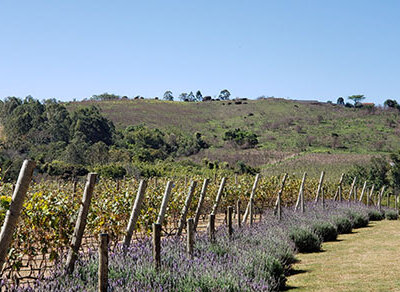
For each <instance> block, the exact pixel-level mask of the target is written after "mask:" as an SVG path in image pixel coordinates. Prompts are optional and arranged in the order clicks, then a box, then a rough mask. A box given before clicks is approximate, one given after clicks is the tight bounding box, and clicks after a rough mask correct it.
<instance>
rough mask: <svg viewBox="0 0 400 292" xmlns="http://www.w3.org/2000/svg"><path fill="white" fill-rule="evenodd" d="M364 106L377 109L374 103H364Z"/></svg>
mask: <svg viewBox="0 0 400 292" xmlns="http://www.w3.org/2000/svg"><path fill="white" fill-rule="evenodd" d="M362 106H365V107H375V103H373V102H363V103H362Z"/></svg>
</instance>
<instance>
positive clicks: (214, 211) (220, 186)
mask: <svg viewBox="0 0 400 292" xmlns="http://www.w3.org/2000/svg"><path fill="white" fill-rule="evenodd" d="M225 181H226V178H225V177H223V178H222V180H221V184H220V185H219V189H218V193H217V198H216V199H215V204H214V206H213V209H212V212H211V213H212V214H214V215H215V214H216V213H217V208H218V205H219V202H220V201H221V197H222V193H223V191H224V186H225Z"/></svg>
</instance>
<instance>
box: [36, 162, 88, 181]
mask: <svg viewBox="0 0 400 292" xmlns="http://www.w3.org/2000/svg"><path fill="white" fill-rule="evenodd" d="M40 171H41V172H44V173H47V174H48V175H50V176H58V177H60V178H63V179H70V178H76V177H77V176H82V175H86V174H87V173H88V170H87V169H86V168H85V167H84V166H82V165H79V164H71V163H67V162H64V161H58V160H54V161H52V162H50V163H45V164H44V165H43V166H42V167H41V169H40Z"/></svg>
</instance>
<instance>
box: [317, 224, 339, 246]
mask: <svg viewBox="0 0 400 292" xmlns="http://www.w3.org/2000/svg"><path fill="white" fill-rule="evenodd" d="M312 231H313V232H314V233H315V234H316V235H318V237H319V238H320V239H321V240H322V241H334V240H336V238H337V235H338V232H337V230H336V227H335V226H333V224H331V223H329V222H317V223H315V224H314V225H313V226H312Z"/></svg>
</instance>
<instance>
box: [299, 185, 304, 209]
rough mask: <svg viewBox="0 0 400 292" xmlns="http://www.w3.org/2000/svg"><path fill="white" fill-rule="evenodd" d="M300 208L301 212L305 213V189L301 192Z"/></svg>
mask: <svg viewBox="0 0 400 292" xmlns="http://www.w3.org/2000/svg"><path fill="white" fill-rule="evenodd" d="M300 210H301V213H304V212H305V199H304V189H303V191H302V192H301V197H300Z"/></svg>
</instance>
